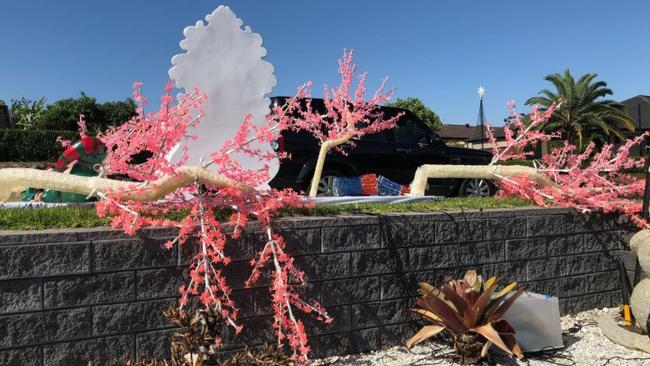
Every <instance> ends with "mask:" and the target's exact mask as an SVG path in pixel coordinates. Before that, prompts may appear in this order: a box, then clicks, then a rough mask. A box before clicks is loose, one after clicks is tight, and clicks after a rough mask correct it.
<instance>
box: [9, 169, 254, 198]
mask: <svg viewBox="0 0 650 366" xmlns="http://www.w3.org/2000/svg"><path fill="white" fill-rule="evenodd" d="M194 183H201V184H209V185H212V186H216V187H226V186H240V188H242V189H246V190H248V189H251V188H250V187H245V186H241V185H240V184H239V183H237V182H233V181H232V180H230V179H229V178H227V177H225V176H223V175H220V174H217V173H214V172H212V171H209V170H207V169H203V168H201V167H198V166H183V167H180V168H177V169H176V171H175V174H174V175H168V176H164V177H162V178H159V179H157V180H155V181H152V182H124V181H118V180H113V179H107V178H99V177H82V176H79V175H70V174H63V173H58V172H51V171H45V170H37V169H27V168H5V169H0V187H2V189H1V190H0V202H4V201H6V200H8V199H9V197H10V196H11V195H12V193H14V192H20V191H24V190H25V189H26V188H27V187H33V188H38V189H54V190H57V191H62V192H71V193H77V194H85V195H93V194H96V192H102V193H109V192H110V193H111V194H112V196H113V197H115V198H118V199H121V200H129V201H154V200H157V199H160V198H163V197H165V196H166V195H167V194H169V193H171V192H174V191H175V190H177V189H178V188H180V187H183V186H187V185H190V184H194Z"/></svg>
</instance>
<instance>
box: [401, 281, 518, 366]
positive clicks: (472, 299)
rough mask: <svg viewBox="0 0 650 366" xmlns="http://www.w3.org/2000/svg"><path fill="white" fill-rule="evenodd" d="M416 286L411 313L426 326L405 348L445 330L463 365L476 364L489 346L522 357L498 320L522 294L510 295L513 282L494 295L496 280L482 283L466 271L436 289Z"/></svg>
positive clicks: (506, 325)
mask: <svg viewBox="0 0 650 366" xmlns="http://www.w3.org/2000/svg"><path fill="white" fill-rule="evenodd" d="M419 285H420V289H419V290H418V292H419V293H420V295H421V296H420V298H419V299H418V300H417V306H418V308H416V309H411V311H412V312H414V313H415V314H417V315H419V316H421V317H422V318H423V319H425V320H426V321H427V322H428V323H430V324H429V325H426V326H424V327H423V328H422V329H420V331H419V332H417V333H416V334H415V335H414V336H413V337H411V338H410V339H409V340H408V341H406V346H407V347H409V348H411V347H413V346H414V345H416V344H418V343H421V342H423V341H425V340H427V339H429V338H431V337H434V336H436V335H437V334H439V333H441V332H443V331H446V333H448V334H449V336H450V337H451V339H452V340H453V343H454V350H455V351H456V353H457V357H456V360H457V361H458V362H460V363H462V364H464V365H467V364H475V363H478V362H479V361H480V360H481V359H482V358H483V357H485V356H486V355H487V352H488V351H489V349H490V347H491V346H493V345H494V346H496V347H498V348H499V349H501V351H503V352H505V353H506V354H508V355H510V356H516V357H517V358H522V357H523V353H522V352H521V349H520V348H519V345H518V344H517V340H516V339H515V336H514V334H515V331H514V329H512V326H511V325H510V324H509V323H508V322H507V321H505V320H503V319H501V317H502V316H503V314H505V312H506V311H508V309H509V308H510V306H511V305H512V303H513V302H514V301H515V300H516V299H517V298H518V297H519V295H521V294H522V292H523V291H524V288H523V287H520V288H519V289H518V290H516V291H515V292H514V293H513V294H511V292H512V291H513V290H515V287H516V286H517V283H516V282H512V283H511V284H509V285H508V286H506V287H505V288H503V289H502V290H501V291H498V292H496V289H497V287H498V286H499V284H498V282H497V279H496V277H490V278H489V279H488V280H486V281H483V278H482V277H481V276H478V275H477V273H476V271H475V270H469V271H467V272H466V273H465V276H464V278H463V279H460V280H453V279H450V280H448V281H446V283H445V284H443V285H442V286H441V287H440V288H436V287H433V286H431V285H430V284H428V283H425V282H421V283H420V284H419ZM509 295H510V296H509Z"/></svg>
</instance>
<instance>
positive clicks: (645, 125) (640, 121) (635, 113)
mask: <svg viewBox="0 0 650 366" xmlns="http://www.w3.org/2000/svg"><path fill="white" fill-rule="evenodd" d="M621 104H623V105H624V106H626V107H627V110H628V111H629V112H630V116H631V117H632V119H633V120H634V122H635V123H636V125H637V127H638V128H640V129H644V130H647V129H650V96H649V95H637V96H635V97H632V98H629V99H626V100H624V101H622V102H621Z"/></svg>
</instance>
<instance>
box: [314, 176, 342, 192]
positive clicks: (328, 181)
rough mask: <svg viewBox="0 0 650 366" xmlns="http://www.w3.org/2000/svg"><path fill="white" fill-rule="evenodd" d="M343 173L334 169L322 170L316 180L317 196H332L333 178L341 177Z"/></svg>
mask: <svg viewBox="0 0 650 366" xmlns="http://www.w3.org/2000/svg"><path fill="white" fill-rule="evenodd" d="M341 176H343V174H342V173H341V172H338V171H335V170H328V171H325V172H323V174H322V175H321V177H320V181H319V182H318V193H316V195H317V196H319V197H331V196H334V178H335V177H341Z"/></svg>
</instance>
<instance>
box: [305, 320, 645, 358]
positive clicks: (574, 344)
mask: <svg viewBox="0 0 650 366" xmlns="http://www.w3.org/2000/svg"><path fill="white" fill-rule="evenodd" d="M620 313H621V310H620V309H619V308H604V309H595V310H588V311H584V312H580V313H578V314H575V315H566V316H564V317H562V338H563V340H564V346H565V347H564V348H561V349H557V350H548V351H543V352H535V353H530V354H527V355H526V357H525V359H523V360H521V361H517V360H513V359H510V358H508V357H505V356H502V355H494V354H493V355H492V357H491V359H490V360H489V361H490V364H496V365H511V366H512V365H531V366H547V365H565V366H569V365H589V366H605V365H609V366H644V365H649V364H650V355H649V354H647V353H643V352H638V351H633V350H630V349H628V348H625V347H623V346H620V345H618V344H615V343H612V342H611V341H609V340H608V339H607V338H605V337H604V336H603V335H602V333H601V331H600V328H598V324H597V323H596V322H597V320H598V318H599V317H601V316H603V315H608V316H612V317H615V318H619V319H620ZM453 354H454V352H453V349H452V348H451V347H449V344H448V343H447V342H446V341H445V340H444V339H442V338H440V337H439V338H437V339H434V340H433V341H431V342H427V343H426V344H424V345H419V346H415V347H414V348H413V349H410V350H409V349H407V348H405V347H402V346H398V347H393V348H390V349H387V350H383V351H377V352H372V353H368V354H359V355H350V356H334V357H330V358H327V359H321V360H317V361H316V362H315V363H314V366H326V365H327V366H361V365H382V366H407V365H409V366H424V365H434V364H435V365H440V366H453V365H458V363H454V362H453V361H451V360H450V357H451V356H452V355H453Z"/></svg>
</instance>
